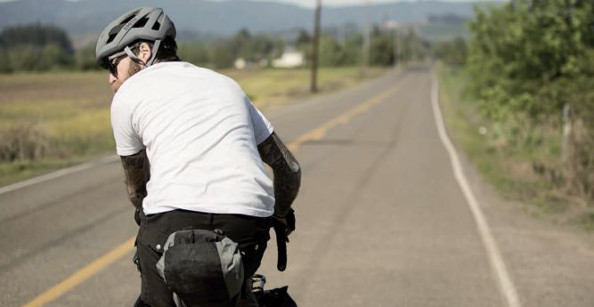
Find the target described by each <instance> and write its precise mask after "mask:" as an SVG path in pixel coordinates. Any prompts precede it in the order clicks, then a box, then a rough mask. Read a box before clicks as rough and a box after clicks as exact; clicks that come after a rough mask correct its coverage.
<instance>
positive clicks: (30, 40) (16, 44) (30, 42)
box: [0, 23, 74, 71]
mask: <svg viewBox="0 0 594 307" xmlns="http://www.w3.org/2000/svg"><path fill="white" fill-rule="evenodd" d="M0 45H1V46H0V47H1V48H3V49H4V50H5V51H4V52H5V54H7V57H8V58H9V66H10V67H9V68H8V69H4V71H12V70H48V69H53V68H56V67H66V66H71V65H72V64H73V62H74V48H73V46H72V43H71V42H70V39H69V38H68V35H67V34H66V32H65V31H64V30H62V29H60V28H58V27H55V26H51V25H41V24H39V23H37V24H32V25H24V26H16V27H9V28H6V29H4V30H3V31H2V32H1V33H0Z"/></svg>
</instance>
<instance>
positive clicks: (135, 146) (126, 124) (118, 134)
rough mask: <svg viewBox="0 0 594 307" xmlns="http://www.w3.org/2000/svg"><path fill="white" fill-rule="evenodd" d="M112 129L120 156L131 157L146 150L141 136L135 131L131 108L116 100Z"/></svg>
mask: <svg viewBox="0 0 594 307" xmlns="http://www.w3.org/2000/svg"><path fill="white" fill-rule="evenodd" d="M111 127H112V129H113V136H114V138H115V142H116V150H117V153H118V155H120V156H130V155H133V154H136V153H138V152H139V151H141V150H143V149H144V145H143V144H142V140H141V138H140V136H139V135H138V133H136V131H135V130H134V126H133V122H132V112H131V110H130V107H129V106H128V105H127V104H126V103H125V102H123V101H121V100H118V99H115V98H114V100H113V102H112V103H111Z"/></svg>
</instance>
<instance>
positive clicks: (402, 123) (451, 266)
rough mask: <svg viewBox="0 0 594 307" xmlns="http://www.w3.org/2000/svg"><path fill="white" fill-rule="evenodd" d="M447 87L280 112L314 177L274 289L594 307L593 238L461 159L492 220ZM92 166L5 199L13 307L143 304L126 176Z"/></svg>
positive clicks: (331, 100)
mask: <svg viewBox="0 0 594 307" xmlns="http://www.w3.org/2000/svg"><path fill="white" fill-rule="evenodd" d="M432 86H435V84H434V83H432V78H431V71H430V70H429V69H428V68H417V69H408V70H404V71H400V72H393V73H388V74H387V75H385V76H383V77H380V78H378V79H375V80H373V81H371V82H367V83H365V84H362V85H359V86H356V87H353V88H350V89H347V90H343V91H340V92H337V93H332V94H324V95H321V96H318V97H315V98H312V99H310V100H307V101H303V102H300V103H295V104H293V105H289V106H285V107H282V108H277V109H272V110H270V111H269V112H266V113H267V116H268V117H269V119H270V120H271V122H272V123H273V125H274V126H275V129H276V131H277V133H278V134H279V135H280V136H281V137H282V138H283V139H284V140H285V141H286V142H287V143H291V147H292V148H293V149H294V150H295V152H296V156H297V158H298V160H299V161H300V163H301V166H302V169H303V184H302V190H301V193H300V195H299V198H298V200H297V202H296V203H295V208H296V212H297V219H298V220H297V231H296V232H295V233H294V235H292V238H291V243H290V244H289V267H288V269H287V271H286V272H284V273H279V272H276V270H275V260H276V258H275V257H276V254H275V245H274V240H272V241H271V244H270V245H269V251H268V253H267V255H266V257H265V259H264V261H263V264H262V267H261V271H262V272H263V273H264V274H265V275H267V276H268V279H269V285H270V286H271V287H274V286H282V285H289V291H290V293H291V295H292V296H293V297H294V298H295V299H296V301H297V302H298V304H299V306H423V307H424V306H462V307H464V306H514V307H515V306H538V307H542V306H576V307H577V306H580V307H582V306H594V291H592V290H594V274H592V272H593V271H594V239H593V237H592V235H591V234H587V233H583V232H581V231H579V230H576V229H574V228H571V227H565V226H560V225H551V224H550V223H549V222H546V221H543V220H538V219H535V218H533V217H530V216H528V215H527V214H525V213H524V212H523V210H522V206H520V205H517V204H513V203H510V202H508V201H505V200H502V199H500V198H499V197H498V196H497V195H496V194H495V193H493V191H492V190H491V189H490V188H489V186H488V185H486V184H485V183H483V182H482V181H481V180H480V178H479V177H478V176H477V175H476V173H475V172H474V169H473V168H472V166H471V165H469V163H468V162H467V161H466V160H465V158H464V156H463V155H460V158H459V159H460V161H461V169H462V171H463V179H462V180H464V181H465V182H467V183H469V187H470V188H471V191H472V193H473V195H474V196H475V197H476V200H477V208H475V209H476V210H478V211H479V214H481V216H482V217H484V219H485V220H484V221H485V222H486V224H485V225H482V226H481V223H480V222H477V216H476V212H473V211H472V210H471V208H472V207H471V205H469V202H468V195H465V194H464V193H463V192H462V189H461V186H460V184H459V180H460V179H456V177H455V175H454V168H453V167H452V163H451V161H452V160H451V156H450V154H449V153H448V151H446V149H445V147H444V143H443V140H442V139H441V138H440V136H439V134H438V129H437V127H438V125H437V123H436V119H435V117H434V109H433V108H432V97H431V90H432ZM83 168H84V169H83V170H79V171H72V172H68V173H66V174H63V175H62V176H58V177H57V178H54V179H51V180H45V181H42V182H39V183H35V184H31V185H28V186H25V187H20V188H17V189H12V190H10V191H3V192H2V193H0V207H1V208H2V210H0V221H1V223H0V237H1V238H2V240H0V248H1V249H2V253H0V289H1V291H0V306H21V305H23V304H26V303H28V302H45V303H46V305H47V306H131V305H132V303H133V302H134V300H135V299H136V296H137V295H138V290H139V278H138V273H137V272H136V270H135V268H134V266H133V265H132V264H131V261H130V260H131V257H132V249H131V248H130V245H129V244H130V242H129V240H130V239H131V238H133V237H134V235H135V233H136V230H137V228H136V226H135V224H134V222H133V221H132V209H131V206H130V205H129V204H128V202H127V200H126V196H125V192H124V184H123V174H122V171H121V167H120V165H119V162H117V160H116V159H111V162H105V161H104V162H101V163H97V165H88V166H84V167H83ZM5 190H6V189H5ZM481 227H486V228H481ZM485 229H486V230H485ZM485 231H486V234H485ZM490 239H492V241H489V240H490ZM126 242H128V243H126ZM488 242H490V243H491V244H493V245H492V246H491V248H490V247H489V246H490V245H489V243H488ZM118 247H119V248H118ZM493 248H494V250H493ZM497 260H499V261H500V262H501V263H498V262H497ZM502 276H503V277H502ZM506 276H507V277H508V279H505V277H506ZM514 297H515V298H516V299H517V300H514Z"/></svg>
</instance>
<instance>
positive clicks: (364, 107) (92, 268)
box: [24, 87, 398, 307]
mask: <svg viewBox="0 0 594 307" xmlns="http://www.w3.org/2000/svg"><path fill="white" fill-rule="evenodd" d="M397 88H398V87H394V88H391V89H387V90H384V91H383V92H381V93H380V94H378V95H376V96H374V97H373V98H371V99H369V100H367V101H365V102H363V103H361V104H359V105H357V106H355V107H354V108H352V109H350V110H349V111H347V112H345V113H343V114H342V115H340V116H338V117H336V118H334V119H332V120H330V121H329V122H326V123H325V124H323V125H321V126H319V127H318V128H316V129H313V130H311V131H309V132H307V133H305V134H303V135H302V136H300V137H298V138H297V139H296V140H295V141H293V142H291V143H289V145H288V146H287V147H288V148H289V149H290V150H291V151H292V152H297V150H298V149H299V147H301V145H303V144H304V143H306V142H310V141H318V140H321V139H323V138H324V137H325V136H326V135H327V133H328V131H329V130H330V129H333V128H335V127H337V126H339V125H345V124H347V123H349V122H350V121H351V120H352V119H353V118H354V117H355V116H357V115H359V114H362V113H365V112H367V111H368V110H369V109H371V108H372V107H373V106H375V105H377V104H379V103H381V102H383V101H384V100H385V99H386V98H388V96H390V95H391V94H392V93H394V91H396V89H397ZM135 239H136V237H132V238H130V239H129V240H128V241H126V242H124V243H122V244H121V245H119V246H117V247H116V248H114V249H113V250H111V251H109V252H108V253H106V254H105V255H103V256H101V257H99V258H97V259H96V260H95V261H93V262H91V263H89V264H88V265H87V266H85V267H84V268H82V269H80V270H78V271H77V272H75V273H74V274H72V275H70V276H69V277H67V278H66V279H64V280H62V281H61V282H60V283H58V284H57V285H55V286H53V287H51V288H50V289H48V290H47V291H45V292H43V293H42V294H40V295H39V296H37V297H36V298H34V299H33V300H32V301H30V302H28V303H26V304H25V305H24V307H37V306H43V305H45V304H47V303H49V302H51V301H54V300H55V299H57V298H58V297H60V296H62V295H63V294H64V293H66V292H68V291H70V290H72V289H74V288H75V287H77V286H78V285H80V284H82V283H83V282H85V281H86V280H87V279H89V278H91V277H92V276H94V275H95V274H97V273H99V272H100V271H101V270H103V269H104V268H105V267H107V266H109V265H110V264H112V263H114V262H116V261H118V260H119V259H120V258H122V257H124V256H125V255H126V254H128V253H129V252H131V251H132V250H133V249H134V240H135Z"/></svg>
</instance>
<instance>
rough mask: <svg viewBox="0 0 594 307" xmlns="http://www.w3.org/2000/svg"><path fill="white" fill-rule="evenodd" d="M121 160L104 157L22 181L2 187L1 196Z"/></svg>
mask: <svg viewBox="0 0 594 307" xmlns="http://www.w3.org/2000/svg"><path fill="white" fill-rule="evenodd" d="M118 159H119V157H118V156H107V157H103V158H99V159H97V160H93V161H91V162H87V163H83V164H79V165H76V166H72V167H69V168H64V169H61V170H58V171H55V172H52V173H49V174H45V175H42V176H38V177H34V178H31V179H27V180H24V181H20V182H17V183H13V184H11V185H7V186H5V187H1V188H0V195H1V194H4V193H8V192H11V191H14V190H18V189H22V188H26V187H28V186H32V185H35V184H38V183H42V182H45V181H48V180H52V179H56V178H58V177H62V176H65V175H68V174H72V173H76V172H80V171H82V170H86V169H89V168H92V167H95V166H99V165H103V164H108V163H111V162H115V161H117V160H118Z"/></svg>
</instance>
